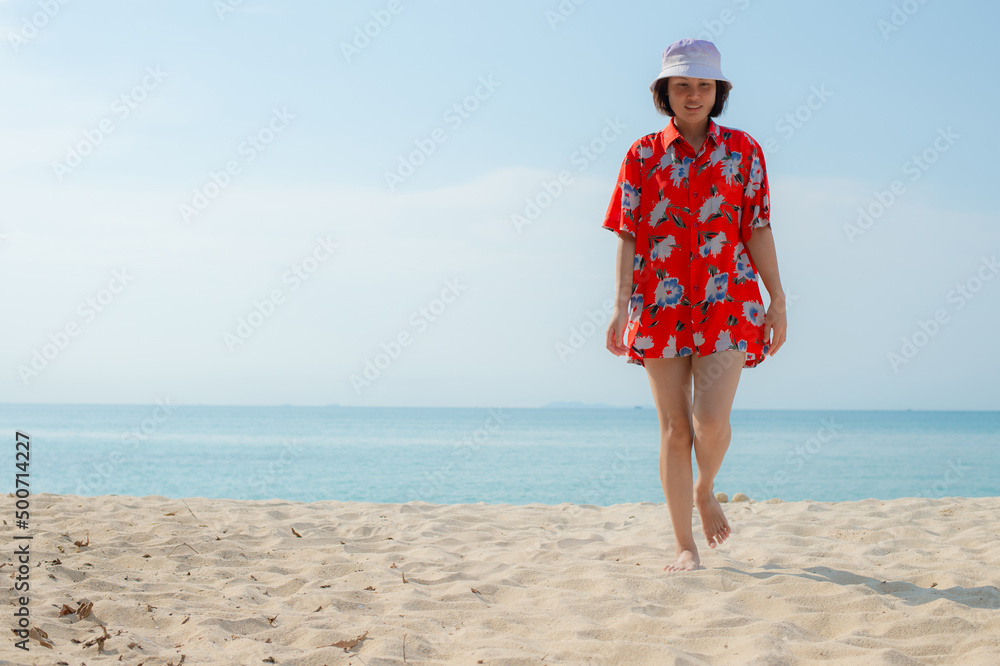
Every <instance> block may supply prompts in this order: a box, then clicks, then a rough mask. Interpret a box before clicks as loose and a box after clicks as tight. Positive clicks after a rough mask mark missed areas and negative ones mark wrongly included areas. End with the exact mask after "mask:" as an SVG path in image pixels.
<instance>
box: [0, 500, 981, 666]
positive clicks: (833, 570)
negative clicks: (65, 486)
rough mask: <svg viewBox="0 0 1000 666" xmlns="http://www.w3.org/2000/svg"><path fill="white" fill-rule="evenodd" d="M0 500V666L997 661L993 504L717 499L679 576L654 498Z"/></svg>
mask: <svg viewBox="0 0 1000 666" xmlns="http://www.w3.org/2000/svg"><path fill="white" fill-rule="evenodd" d="M13 502H14V500H13V497H12V496H10V495H8V496H7V500H6V506H7V510H6V511H4V512H3V525H2V526H0V529H2V531H3V535H4V544H6V546H5V548H6V554H5V556H4V558H3V559H2V560H0V561H2V562H3V563H4V565H3V567H0V571H2V572H3V573H4V575H5V577H10V578H9V583H8V584H7V585H4V590H3V607H4V608H6V609H7V610H6V611H4V620H3V623H4V625H5V626H7V627H14V626H15V623H14V619H13V613H14V610H15V608H16V607H15V606H14V605H12V604H14V603H15V593H14V587H13V586H14V583H15V581H14V579H13V578H14V575H15V572H14V565H13V564H12V561H13V552H14V550H15V548H16V547H17V546H18V545H21V544H23V543H25V542H24V541H21V540H15V539H14V538H13V536H14V535H15V534H22V533H24V534H32V535H33V539H31V540H30V550H31V555H30V557H31V562H30V581H29V582H30V585H31V590H30V597H31V599H30V605H29V610H30V613H31V615H30V622H29V625H30V626H31V627H37V628H38V629H39V630H41V631H42V632H44V634H40V633H39V634H36V635H38V636H47V638H43V640H45V641H47V642H49V643H50V644H51V645H52V646H53V647H52V648H51V649H50V648H47V647H43V646H42V644H41V643H40V642H39V641H38V640H37V639H35V638H32V639H30V652H24V651H22V650H18V649H16V648H15V647H14V642H15V641H16V640H17V638H16V637H15V636H14V635H13V633H9V634H8V637H7V639H6V640H4V641H3V643H2V644H0V663H3V664H46V665H50V664H57V663H65V664H70V665H72V666H76V665H78V664H99V663H110V662H112V661H114V662H116V663H124V664H140V663H141V664H146V665H153V664H171V663H172V664H175V665H176V664H180V663H182V662H183V663H184V664H267V663H277V664H317V665H319V664H330V665H333V664H338V665H339V664H357V665H358V666H362V665H366V666H378V665H383V664H468V665H473V664H492V665H500V664H525V665H529V664H530V665H533V666H536V665H537V666H541V665H544V664H629V665H631V664H809V663H816V662H825V663H830V664H963V665H967V664H989V665H990V666H995V665H996V664H1000V590H998V588H997V587H996V585H998V584H1000V538H998V536H1000V534H998V532H1000V527H998V516H1000V498H972V499H964V498H944V499H925V498H906V499H899V500H892V501H881V500H871V499H869V500H864V501H856V502H833V503H830V502H811V501H805V502H781V501H778V500H768V501H764V502H755V501H753V500H751V501H748V502H747V501H744V502H729V503H725V504H723V508H724V509H725V512H726V515H727V517H728V519H729V522H730V525H731V526H732V536H731V537H730V538H729V539H728V540H727V541H726V542H725V543H724V544H722V545H721V546H720V547H719V548H717V549H710V548H709V547H708V546H707V544H705V539H704V536H703V535H702V533H701V523H700V520H699V519H698V517H697V512H694V511H693V512H692V515H693V516H694V525H695V535H696V538H697V540H698V543H699V550H700V554H701V558H702V566H703V568H702V569H700V570H697V571H683V572H665V571H663V567H664V566H665V565H666V564H667V563H668V562H672V561H673V559H674V557H673V555H674V545H673V540H672V533H671V528H670V522H669V519H668V516H667V512H666V506H665V505H664V504H662V503H661V504H654V503H650V502H643V503H638V504H618V505H615V506H611V507H599V506H593V505H574V504H560V505H555V506H548V505H542V504H530V505H523V506H517V505H488V504H484V503H479V504H463V505H437V504H427V503H424V502H410V503H407V504H369V503H359V502H339V501H324V502H312V503H303V502H291V501H284V500H268V501H246V500H216V499H205V498H187V499H184V500H179V499H170V498H167V497H162V496H156V495H151V496H145V497H128V496H121V495H104V496H100V497H83V496H76V495H54V494H47V493H42V494H38V495H34V496H32V497H31V525H30V529H28V530H15V529H14V527H13V526H12V524H11V520H12V516H13V513H14V510H13ZM77 543H80V544H86V545H82V546H80V545H77ZM5 579H6V578H5ZM90 603H92V606H91V605H90ZM81 606H82V608H81ZM88 609H89V613H88V612H87V610H88ZM61 611H62V612H64V613H65V614H63V615H60V612H61ZM81 615H82V616H83V617H81ZM102 625H103V628H102ZM105 629H106V632H107V636H108V637H107V638H105V639H104V640H103V641H97V640H96V639H98V638H99V637H103V636H104V635H105ZM359 639H360V640H359ZM337 643H340V644H341V645H348V646H352V647H346V648H345V647H338V646H336V645H335V644H337Z"/></svg>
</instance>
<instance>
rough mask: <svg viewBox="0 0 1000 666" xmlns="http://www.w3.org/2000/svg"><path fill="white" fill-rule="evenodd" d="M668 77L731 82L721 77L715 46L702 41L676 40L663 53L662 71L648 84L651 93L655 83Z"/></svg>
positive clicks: (720, 60)
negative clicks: (688, 77)
mask: <svg viewBox="0 0 1000 666" xmlns="http://www.w3.org/2000/svg"><path fill="white" fill-rule="evenodd" d="M668 76H690V77H691V78H695V79H715V80H717V81H725V82H726V83H728V84H729V85H730V86H732V85H733V82H732V81H730V80H729V79H727V78H726V77H725V76H723V75H722V56H721V55H719V49H717V48H715V44H713V43H712V42H709V41H707V40H704V39H690V38H687V39H678V40H677V41H676V42H674V43H673V44H671V45H670V46H668V47H667V49H666V50H665V51H664V52H663V69H662V70H661V71H660V75H659V76H657V77H656V78H655V79H653V82H652V83H650V84H649V91H650V92H653V88H654V87H655V86H656V82H657V81H659V80H660V79H665V78H667V77H668Z"/></svg>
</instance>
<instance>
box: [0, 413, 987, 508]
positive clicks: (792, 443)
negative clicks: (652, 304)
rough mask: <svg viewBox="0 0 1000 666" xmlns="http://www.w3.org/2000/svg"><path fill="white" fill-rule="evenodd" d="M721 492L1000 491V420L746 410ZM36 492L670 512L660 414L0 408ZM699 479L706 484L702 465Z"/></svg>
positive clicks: (834, 497) (841, 495)
mask: <svg viewBox="0 0 1000 666" xmlns="http://www.w3.org/2000/svg"><path fill="white" fill-rule="evenodd" d="M730 423H731V424H732V431H733V434H732V440H731V442H730V445H729V450H728V451H727V453H726V457H725V460H724V461H723V464H722V468H721V470H720V472H719V474H718V475H717V476H716V480H715V490H716V491H717V492H725V493H728V494H729V495H730V496H732V495H733V494H734V493H736V492H744V493H746V494H747V495H749V496H750V497H751V498H753V499H755V500H758V501H759V500H765V499H769V498H772V497H778V498H781V499H783V500H786V501H796V500H805V499H811V500H816V501H843V500H858V499H864V498H877V499H895V498H899V497H913V496H917V497H948V496H954V497H983V496H996V495H998V494H1000V412H947V411H934V412H931V411H838V410H832V411H799V410H795V411H772V410H767V411H763V410H761V411H757V410H752V411H742V410H734V411H733V413H732V418H731V420H730ZM0 425H2V432H3V437H5V438H6V440H7V442H8V446H6V447H5V449H4V450H5V451H6V454H5V456H4V463H5V465H6V472H3V473H0V478H2V479H3V492H12V491H13V490H14V489H15V486H14V474H15V472H17V471H18V470H17V469H16V468H15V463H16V461H15V446H14V442H15V431H17V430H20V431H21V432H25V433H27V434H28V435H30V437H31V461H30V466H29V472H30V477H29V479H30V484H31V489H32V491H33V492H36V493H37V492H50V493H71V494H79V495H88V496H93V495H106V494H118V495H137V496H143V495H164V496H167V497H171V498H180V497H209V498H235V499H272V498H281V499H288V500H299V501H317V500H326V499H336V500H345V501H358V502H409V501H411V500H421V501H426V502H433V503H439V504H453V503H475V502H486V503H489V504H528V503H533V502H538V503H542V504H559V503H562V502H572V503H576V504H596V505H602V506H606V505H609V504H616V503H620V502H645V501H648V502H656V503H662V502H663V501H664V497H663V491H662V488H661V486H660V479H659V463H658V460H659V428H658V424H657V418H656V412H655V411H654V410H652V409H610V408H609V409H597V408H594V409H588V408H583V409H573V408H567V409H510V408H424V407H413V408H406V407H403V408H399V407H393V408H378V407H338V406H330V407H287V406H286V407H277V406H275V407H220V406H169V405H167V406H161V405H156V404H153V405H17V404H4V405H0ZM692 468H693V469H694V470H695V473H697V470H696V467H695V465H694V456H692Z"/></svg>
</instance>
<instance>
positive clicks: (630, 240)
mask: <svg viewBox="0 0 1000 666" xmlns="http://www.w3.org/2000/svg"><path fill="white" fill-rule="evenodd" d="M634 266H635V236H632V235H631V234H628V233H624V232H623V233H621V234H619V236H618V263H617V275H618V277H617V279H616V281H615V309H616V310H617V309H619V308H621V309H622V310H624V311H625V312H626V313H627V312H628V304H629V301H630V300H632V269H633V267H634Z"/></svg>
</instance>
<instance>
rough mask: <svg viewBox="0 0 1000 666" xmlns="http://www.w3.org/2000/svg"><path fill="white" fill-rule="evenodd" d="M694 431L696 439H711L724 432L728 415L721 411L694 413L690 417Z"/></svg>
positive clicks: (727, 425)
mask: <svg viewBox="0 0 1000 666" xmlns="http://www.w3.org/2000/svg"><path fill="white" fill-rule="evenodd" d="M692 420H693V422H694V432H695V435H696V436H697V437H698V439H712V438H715V437H718V436H720V435H722V434H724V433H725V432H726V430H727V429H728V428H729V415H728V414H725V413H723V412H721V411H715V410H712V411H708V412H704V413H696V414H694V416H693V418H692Z"/></svg>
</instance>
